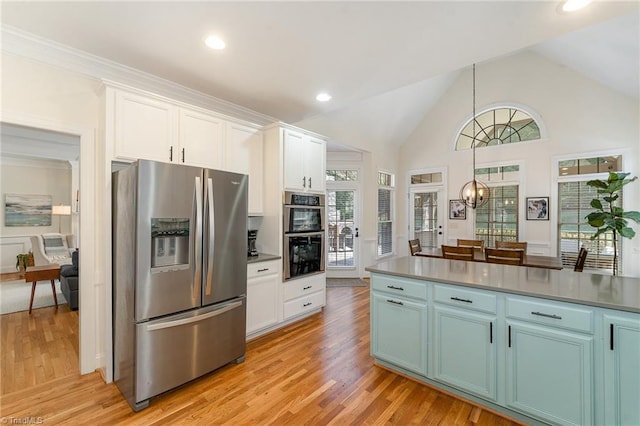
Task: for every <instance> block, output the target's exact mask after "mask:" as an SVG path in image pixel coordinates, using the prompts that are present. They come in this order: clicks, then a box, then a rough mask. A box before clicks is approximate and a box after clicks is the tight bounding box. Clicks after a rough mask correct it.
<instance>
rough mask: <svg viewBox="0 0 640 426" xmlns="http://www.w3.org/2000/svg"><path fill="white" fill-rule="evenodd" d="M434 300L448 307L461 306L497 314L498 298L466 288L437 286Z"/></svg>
mask: <svg viewBox="0 0 640 426" xmlns="http://www.w3.org/2000/svg"><path fill="white" fill-rule="evenodd" d="M433 298H434V300H435V301H436V302H440V303H446V304H447V305H453V306H460V307H463V308H465V309H472V310H474V311H480V312H486V313H489V314H495V313H496V306H497V305H496V303H497V302H496V296H495V295H494V294H490V293H486V292H479V291H474V290H469V289H466V288H464V287H456V286H444V285H436V286H434V294H433Z"/></svg>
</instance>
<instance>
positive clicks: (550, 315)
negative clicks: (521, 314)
mask: <svg viewBox="0 0 640 426" xmlns="http://www.w3.org/2000/svg"><path fill="white" fill-rule="evenodd" d="M531 315H537V316H539V317H545V318H553V319H562V317H560V316H558V315H553V314H544V313H542V312H531Z"/></svg>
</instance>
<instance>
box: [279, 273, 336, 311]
mask: <svg viewBox="0 0 640 426" xmlns="http://www.w3.org/2000/svg"><path fill="white" fill-rule="evenodd" d="M282 286H283V288H284V319H285V320H286V319H289V318H293V317H295V316H298V315H302V314H304V313H307V312H311V311H314V310H316V309H320V308H322V307H323V306H324V305H325V294H326V286H327V276H326V275H325V274H318V275H311V276H309V277H302V278H297V279H294V280H289V281H285V282H284V283H283V284H282Z"/></svg>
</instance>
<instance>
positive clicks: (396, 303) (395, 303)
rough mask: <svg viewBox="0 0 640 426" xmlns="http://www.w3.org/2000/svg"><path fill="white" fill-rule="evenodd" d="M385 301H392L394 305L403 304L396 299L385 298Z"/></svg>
mask: <svg viewBox="0 0 640 426" xmlns="http://www.w3.org/2000/svg"><path fill="white" fill-rule="evenodd" d="M387 302H389V303H393V304H394V305H400V306H404V303H402V302H398V301H397V300H391V299H387Z"/></svg>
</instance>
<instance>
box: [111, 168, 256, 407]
mask: <svg viewBox="0 0 640 426" xmlns="http://www.w3.org/2000/svg"><path fill="white" fill-rule="evenodd" d="M112 184H113V200H112V201H113V203H112V205H113V222H112V232H113V253H112V256H113V257H112V258H113V274H112V277H113V362H114V364H113V371H114V380H115V383H116V385H117V386H118V388H119V389H120V391H121V392H122V394H123V395H124V397H125V398H126V399H127V401H128V402H129V404H130V405H131V407H132V408H133V409H134V410H135V411H138V410H141V409H143V408H145V407H147V406H148V405H149V399H150V398H151V397H153V396H156V395H158V394H160V393H162V392H165V391H167V390H170V389H172V388H174V387H176V386H179V385H182V384H183V383H186V382H188V381H190V380H192V379H195V378H197V377H199V376H201V375H203V374H206V373H208V372H210V371H213V370H215V369H217V368H219V367H221V366H223V365H225V364H227V363H229V362H232V361H236V362H241V361H243V360H244V354H245V330H246V288H247V238H246V236H247V184H248V177H247V176H246V175H240V174H235V173H228V172H224V171H219V170H207V169H201V168H197V167H190V166H183V165H174V164H165V163H158V162H153V161H145V160H139V161H137V162H136V163H134V164H132V165H130V166H129V167H127V168H126V169H124V170H120V171H116V172H114V173H113V181H112Z"/></svg>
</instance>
